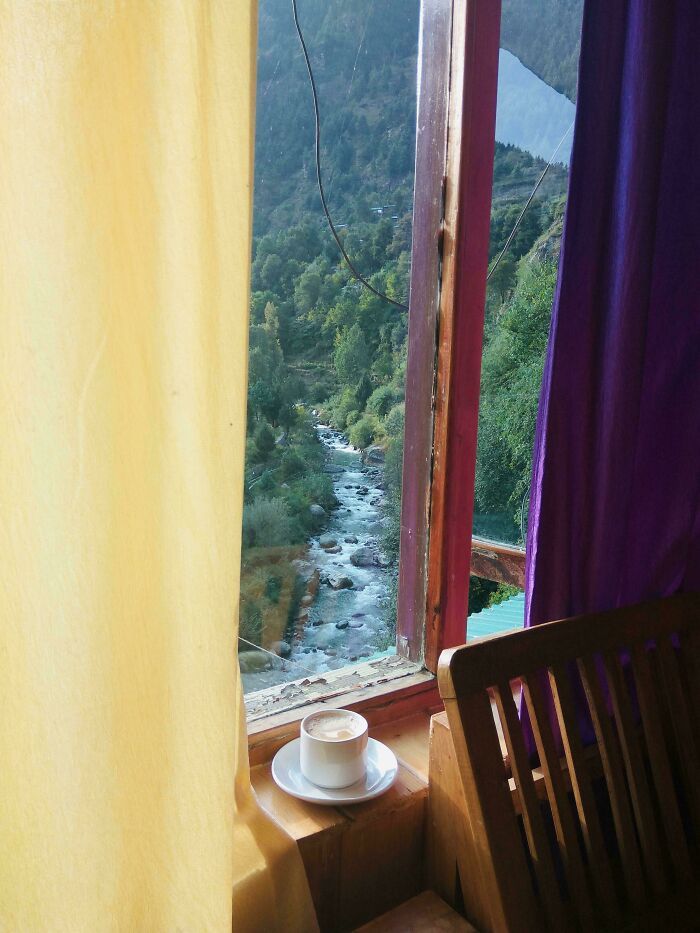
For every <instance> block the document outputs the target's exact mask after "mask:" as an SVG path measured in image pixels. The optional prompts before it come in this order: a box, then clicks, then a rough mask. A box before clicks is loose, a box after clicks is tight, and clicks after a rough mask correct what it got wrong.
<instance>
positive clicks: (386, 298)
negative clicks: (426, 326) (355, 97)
mask: <svg viewBox="0 0 700 933" xmlns="http://www.w3.org/2000/svg"><path fill="white" fill-rule="evenodd" d="M292 13H293V15H294V26H295V27H296V31H297V35H298V36H299V42H300V44H301V49H302V52H303V53H304V61H305V62H306V70H307V71H308V73H309V82H310V84H311V94H312V96H313V102H314V122H315V153H316V182H317V184H318V192H319V194H320V196H321V204H322V205H323V212H324V214H325V215H326V220H327V221H328V226H329V228H330V231H331V233H332V234H333V239H334V240H335V242H336V244H337V246H338V249H339V250H340V252H341V254H342V256H343V259H344V260H345V262H346V263H347V265H348V268H349V269H350V271H351V272H352V274H353V275H354V276H355V278H356V279H357V281H358V282H360V283H361V284H362V285H364V287H365V288H366V289H368V290H369V291H370V292H372V294H373V295H376V296H377V298H381V299H382V300H383V301H387V302H388V303H389V304H390V305H394V307H396V308H401V310H402V311H408V305H405V304H403V303H402V302H400V301H395V300H394V299H393V298H390V297H389V296H388V295H385V294H384V292H381V291H380V290H379V289H378V288H375V287H374V285H372V283H371V282H369V281H368V280H367V279H366V278H365V277H364V276H363V275H362V274H361V273H360V272H359V271H358V270H357V268H356V267H355V265H354V263H353V261H352V260H351V259H350V257H349V256H348V254H347V251H346V249H345V247H344V246H343V243H342V241H341V239H340V237H339V236H338V231H337V230H336V228H335V224H334V223H333V218H332V217H331V213H330V210H329V208H328V203H327V201H326V193H325V190H324V187H323V176H322V173H321V114H320V110H319V105H318V91H317V89H316V79H315V78H314V72H313V68H312V67H311V59H310V58H309V52H308V49H307V47H306V42H305V40H304V33H303V32H302V29H301V25H300V23H299V13H298V11H297V0H292Z"/></svg>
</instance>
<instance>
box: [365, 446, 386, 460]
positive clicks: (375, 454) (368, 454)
mask: <svg viewBox="0 0 700 933" xmlns="http://www.w3.org/2000/svg"><path fill="white" fill-rule="evenodd" d="M384 454H385V450H384V448H383V447H379V446H378V445H376V444H375V445H373V446H372V447H368V448H367V450H366V451H365V463H384Z"/></svg>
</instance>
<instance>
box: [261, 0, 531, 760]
mask: <svg viewBox="0 0 700 933" xmlns="http://www.w3.org/2000/svg"><path fill="white" fill-rule="evenodd" d="M420 16H421V30H420V45H419V55H418V67H419V79H418V102H417V132H416V172H415V179H416V183H415V196H414V208H413V243H412V262H411V282H410V302H409V304H410V307H411V312H410V315H409V333H408V360H407V372H406V411H407V412H408V417H407V419H406V429H405V438H404V466H403V481H402V484H403V489H402V511H401V542H400V563H399V593H398V611H397V635H396V640H397V653H398V654H399V655H400V656H402V657H403V658H405V659H407V660H409V661H413V662H416V664H417V665H420V666H422V668H423V669H424V670H423V673H422V675H418V674H416V675H415V676H414V677H411V678H409V680H410V683H407V682H406V681H405V680H403V679H399V680H396V681H394V682H393V683H392V682H391V681H389V682H388V683H386V684H384V685H381V686H374V687H372V688H371V689H367V688H358V689H357V690H355V691H353V692H352V693H349V694H347V695H345V696H343V698H342V705H344V706H347V707H350V708H355V707H356V708H357V709H358V710H361V711H362V713H363V714H364V715H365V716H367V718H368V719H369V721H370V724H377V723H380V722H383V721H386V719H387V717H393V716H396V715H407V714H408V713H409V712H414V711H415V710H416V709H418V708H422V709H430V708H437V706H438V704H439V696H438V692H437V686H436V683H435V678H434V676H433V675H434V674H435V672H436V670H437V661H438V658H439V656H440V653H441V651H442V650H443V649H445V648H450V647H454V646H455V645H459V644H462V643H463V642H464V640H465V636H466V619H467V614H468V596H469V576H470V572H471V573H473V574H475V575H478V576H482V577H487V578H488V579H493V580H498V581H499V582H507V583H514V584H516V585H522V583H523V578H524V551H522V550H520V549H517V548H512V547H508V546H506V545H503V544H500V543H496V542H491V541H485V540H483V539H478V538H474V537H473V536H472V522H473V504H474V478H475V470H476V442H477V426H478V413H479V389H480V377H481V353H482V341H483V328H484V305H485V297H486V274H487V267H488V245H489V232H490V215H491V192H492V182H493V160H494V153H495V122H496V89H497V83H498V54H499V45H500V19H501V0H422V2H421V13H420ZM468 542H471V546H469V544H468ZM338 700H339V698H338V697H337V696H336V697H333V702H334V705H339V704H338ZM308 711H309V707H303V709H301V710H299V709H296V710H290V711H289V712H287V713H281V714H278V715H275V716H272V717H270V720H269V721H268V720H266V719H263V720H260V721H258V722H256V723H252V724H250V726H249V747H250V750H251V759H254V760H255V761H256V762H259V761H261V760H263V759H264V758H265V757H266V756H268V755H269V754H271V753H272V752H274V750H275V749H276V748H277V747H279V746H280V745H281V744H283V742H284V741H287V740H288V739H289V738H291V737H293V735H294V734H295V732H296V733H298V724H299V720H300V719H301V718H302V716H303V715H305V714H306V713H307V712H308Z"/></svg>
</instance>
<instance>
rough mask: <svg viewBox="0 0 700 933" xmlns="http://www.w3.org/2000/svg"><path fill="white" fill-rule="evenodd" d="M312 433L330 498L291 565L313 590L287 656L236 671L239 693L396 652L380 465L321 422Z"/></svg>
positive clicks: (302, 608)
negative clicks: (333, 501)
mask: <svg viewBox="0 0 700 933" xmlns="http://www.w3.org/2000/svg"><path fill="white" fill-rule="evenodd" d="M316 431H317V433H318V437H319V440H320V441H321V443H322V444H323V445H324V447H325V448H326V451H327V461H326V470H327V472H328V473H329V474H330V475H331V477H332V480H333V488H334V492H335V495H336V498H337V500H338V506H337V508H335V509H334V510H333V512H332V513H331V515H330V518H329V520H328V522H327V525H326V527H325V528H324V530H323V532H322V533H320V534H318V535H315V536H313V537H312V538H311V539H310V540H309V545H308V551H307V554H306V556H305V559H304V560H302V561H298V562H297V569H298V570H299V573H300V574H301V575H302V576H303V577H304V578H306V579H314V577H317V579H318V590H317V592H316V594H315V595H314V598H313V602H311V600H310V597H307V600H306V602H307V603H308V602H311V604H310V605H308V606H306V607H304V606H302V607H301V608H300V617H299V619H298V620H297V622H296V626H295V630H294V632H292V633H291V634H290V637H289V645H290V647H291V653H290V654H289V656H288V657H287V658H286V659H285V660H282V659H279V661H277V662H273V664H272V668H271V669H270V670H267V671H257V672H255V673H249V674H245V673H244V675H243V680H244V687H245V690H246V692H249V691H251V690H260V689H262V688H264V687H267V686H271V685H273V684H276V683H281V682H284V681H288V680H294V679H297V678H300V677H304V676H307V675H310V674H322V673H324V672H325V671H329V670H332V669H335V668H339V667H343V666H345V665H347V664H351V663H354V662H356V661H360V660H368V659H369V658H375V657H377V656H379V655H381V654H383V653H386V654H394V653H395V650H396V649H395V638H394V633H393V630H392V629H390V627H389V626H388V625H387V622H386V615H387V609H388V601H389V584H390V582H391V576H390V575H391V570H390V569H389V567H388V562H387V561H386V560H385V559H384V557H383V555H382V552H381V548H380V544H379V539H380V537H381V533H382V528H383V525H382V510H381V506H382V502H383V496H384V491H383V481H382V480H383V467H382V466H381V465H377V464H371V463H370V464H365V463H363V462H362V458H361V456H360V452H359V451H357V450H356V449H355V448H353V447H351V446H350V445H349V444H348V441H347V438H346V437H345V436H344V435H343V434H341V433H340V432H339V431H335V430H334V429H333V428H331V427H329V426H328V425H324V424H318V425H317V426H316ZM358 564H359V566H358Z"/></svg>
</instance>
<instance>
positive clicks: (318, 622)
mask: <svg viewBox="0 0 700 933" xmlns="http://www.w3.org/2000/svg"><path fill="white" fill-rule="evenodd" d="M311 624H312V625H313V627H314V628H318V627H319V625H325V624H326V620H325V619H314V620H313V622H312V623H311Z"/></svg>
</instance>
